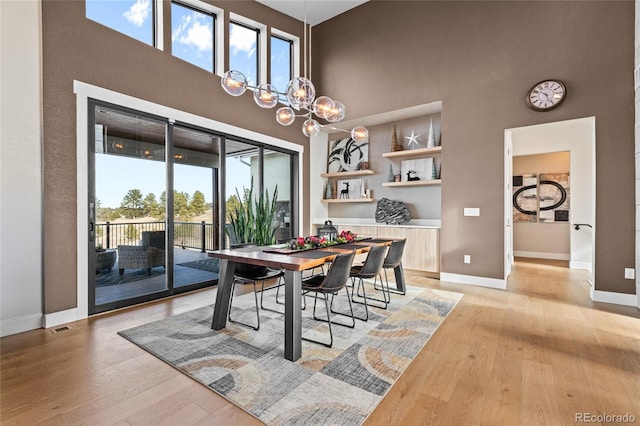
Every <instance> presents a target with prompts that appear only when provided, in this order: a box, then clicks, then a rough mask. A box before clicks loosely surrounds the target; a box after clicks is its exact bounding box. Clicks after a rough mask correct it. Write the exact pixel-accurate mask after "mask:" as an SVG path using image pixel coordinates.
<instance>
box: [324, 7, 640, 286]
mask: <svg viewBox="0 0 640 426" xmlns="http://www.w3.org/2000/svg"><path fill="white" fill-rule="evenodd" d="M633 55H634V3H633V2H631V1H620V2H617V1H606V2H604V1H603V2H599V1H572V2H556V1H553V2H542V1H540V2H538V1H536V2H504V1H497V2H488V1H482V2H462V1H450V2H446V1H443V2H438V1H371V2H369V3H366V4H364V5H362V6H359V7H357V8H355V9H352V10H351V11H349V12H347V13H345V14H343V15H341V16H338V17H336V18H334V19H332V20H330V21H327V22H325V23H322V24H320V25H318V26H316V27H314V28H313V58H314V60H313V80H314V82H315V83H316V86H317V88H318V91H319V92H320V93H323V94H326V95H328V96H335V97H338V98H340V100H341V101H343V102H344V104H345V105H347V106H348V118H349V119H351V118H357V117H364V116H368V115H372V114H376V113H381V112H384V111H390V110H396V109H400V108H404V107H408V106H413V105H418V104H424V103H428V102H433V101H437V100H442V102H443V109H442V145H443V151H442V164H443V165H442V180H443V182H442V231H441V235H440V241H441V253H442V270H443V271H444V272H448V273H454V274H463V275H471V276H481V277H488V278H502V277H503V270H504V267H503V241H504V236H503V194H504V190H503V175H504V166H503V150H504V148H503V147H504V130H505V129H508V128H514V127H520V126H527V125H534V124H540V123H547V122H554V121H561V120H568V119H574V118H582V117H588V116H595V117H596V175H597V182H596V218H597V221H596V264H595V273H596V276H595V282H596V289H597V290H602V291H612V292H620V293H635V288H634V282H633V281H631V280H625V279H624V273H623V272H624V268H625V267H633V265H634V259H635V258H634V252H635V246H634V229H635V219H634V217H635V214H634V155H633V154H634V138H633V135H634V92H633V68H634V65H633V64H634V62H633V61H634V56H633ZM546 78H558V79H562V80H563V81H564V82H565V84H566V85H567V92H568V96H567V99H566V101H565V102H564V104H562V105H561V106H560V107H559V108H558V109H556V110H553V111H550V112H534V111H532V110H530V109H529V108H527V107H526V105H525V102H524V97H525V94H526V92H527V90H528V89H529V88H530V87H531V86H532V85H533V84H534V83H536V82H538V81H540V80H543V79H546ZM464 207H479V208H480V212H481V216H480V217H464V216H463V214H462V213H463V208H464ZM464 254H470V255H471V256H472V259H473V262H472V264H470V265H465V264H464V263H463V255H464Z"/></svg>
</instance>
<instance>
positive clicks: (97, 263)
mask: <svg viewBox="0 0 640 426" xmlns="http://www.w3.org/2000/svg"><path fill="white" fill-rule="evenodd" d="M90 112H93V114H94V126H93V131H94V138H93V141H94V146H93V147H94V150H93V151H94V155H93V156H91V158H90V166H92V167H91V169H93V171H94V184H93V185H89V186H90V190H89V192H90V197H89V200H90V201H89V203H90V204H89V223H90V228H89V240H90V241H89V259H90V262H91V264H90V265H89V274H90V280H89V282H90V283H92V282H93V285H90V289H89V290H90V291H89V293H90V304H89V306H90V311H93V312H92V313H95V312H101V311H103V310H108V309H112V308H114V307H119V306H120V305H121V304H122V301H124V300H129V301H132V302H134V303H135V302H138V301H143V300H147V299H149V298H151V297H153V295H155V294H158V293H160V294H162V293H166V292H167V291H168V282H167V273H166V272H167V268H166V266H167V264H166V251H167V245H166V229H165V217H166V205H165V200H164V197H165V192H164V191H165V182H166V178H165V177H166V169H167V167H166V162H165V147H166V143H165V133H166V122H163V121H161V120H158V119H155V118H152V117H149V116H145V115H141V114H139V113H136V112H131V111H122V110H119V109H115V108H111V107H109V106H104V105H94V106H93V108H92V111H90ZM90 140H91V139H90ZM91 162H92V164H91ZM91 278H93V280H91Z"/></svg>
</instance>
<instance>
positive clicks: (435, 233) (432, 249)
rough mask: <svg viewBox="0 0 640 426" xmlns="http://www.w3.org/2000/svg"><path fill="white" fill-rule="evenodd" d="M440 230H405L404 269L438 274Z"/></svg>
mask: <svg viewBox="0 0 640 426" xmlns="http://www.w3.org/2000/svg"><path fill="white" fill-rule="evenodd" d="M439 231H440V230H439V229H429V228H407V245H406V246H405V257H404V262H403V263H404V267H405V268H407V269H416V270H418V271H427V272H440V232H439Z"/></svg>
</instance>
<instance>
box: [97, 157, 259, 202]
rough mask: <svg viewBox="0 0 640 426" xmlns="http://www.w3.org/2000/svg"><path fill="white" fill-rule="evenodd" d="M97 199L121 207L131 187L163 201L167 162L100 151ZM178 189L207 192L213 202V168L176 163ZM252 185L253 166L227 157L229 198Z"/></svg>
mask: <svg viewBox="0 0 640 426" xmlns="http://www.w3.org/2000/svg"><path fill="white" fill-rule="evenodd" d="M95 176H96V198H97V199H98V200H100V205H101V206H102V207H113V208H116V207H120V203H121V202H122V199H123V198H124V196H125V195H126V194H127V192H129V190H130V189H139V190H140V192H142V196H143V197H145V196H146V195H147V194H149V193H153V194H155V196H156V200H158V201H160V194H162V191H164V190H165V163H164V162H162V161H151V160H145V159H139V158H131V157H123V156H117V155H104V154H96V172H95ZM173 186H174V189H175V190H176V191H178V192H186V193H187V194H189V196H193V193H194V192H195V191H200V192H202V193H203V194H204V198H205V202H207V203H210V202H212V196H213V185H212V169H210V168H206V167H196V166H187V165H184V164H176V165H175V167H174V183H173ZM250 186H251V170H250V167H249V166H247V165H246V164H244V163H241V162H240V161H239V160H237V159H235V158H232V157H228V158H227V182H226V193H227V198H229V196H231V195H233V194H235V193H236V187H237V188H238V189H239V192H240V193H241V194H242V190H241V188H242V187H245V188H249V187H250Z"/></svg>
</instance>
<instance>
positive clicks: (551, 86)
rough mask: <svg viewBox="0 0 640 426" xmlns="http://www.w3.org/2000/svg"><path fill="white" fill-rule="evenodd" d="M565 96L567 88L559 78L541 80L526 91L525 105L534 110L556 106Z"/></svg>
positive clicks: (549, 108) (545, 109) (546, 109)
mask: <svg viewBox="0 0 640 426" xmlns="http://www.w3.org/2000/svg"><path fill="white" fill-rule="evenodd" d="M566 96H567V88H566V87H565V85H564V83H562V82H561V81H559V80H543V81H541V82H539V83H536V84H534V85H533V87H532V88H531V89H529V92H528V93H527V105H529V107H530V108H531V109H533V110H535V111H549V110H552V109H554V108H556V107H557V106H558V105H560V104H561V103H562V101H564V98H566Z"/></svg>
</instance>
